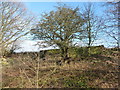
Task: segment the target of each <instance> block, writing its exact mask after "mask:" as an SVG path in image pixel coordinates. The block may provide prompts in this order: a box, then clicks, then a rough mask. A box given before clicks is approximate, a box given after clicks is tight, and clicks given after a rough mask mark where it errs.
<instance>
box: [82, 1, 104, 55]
mask: <svg viewBox="0 0 120 90" xmlns="http://www.w3.org/2000/svg"><path fill="white" fill-rule="evenodd" d="M82 14H83V16H84V18H86V20H87V21H86V23H85V24H84V25H83V30H85V31H84V32H83V33H84V35H85V38H84V40H85V42H86V44H87V46H88V48H89V54H90V47H91V46H92V44H93V43H94V41H95V40H96V39H97V38H98V34H99V32H100V31H101V29H102V28H103V26H102V25H103V23H104V22H103V20H102V18H101V17H100V16H98V15H96V13H95V6H94V4H93V3H87V4H85V5H84V7H83V10H82Z"/></svg>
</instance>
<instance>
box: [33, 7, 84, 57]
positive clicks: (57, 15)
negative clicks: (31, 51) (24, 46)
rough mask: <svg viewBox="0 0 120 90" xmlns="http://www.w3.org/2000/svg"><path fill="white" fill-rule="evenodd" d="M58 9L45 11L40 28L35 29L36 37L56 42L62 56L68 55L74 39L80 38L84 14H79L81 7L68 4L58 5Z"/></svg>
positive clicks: (38, 26)
mask: <svg viewBox="0 0 120 90" xmlns="http://www.w3.org/2000/svg"><path fill="white" fill-rule="evenodd" d="M56 8H57V10H56V11H51V12H50V13H45V14H44V15H43V18H42V19H41V21H40V23H39V24H38V25H37V28H38V29H34V30H33V32H32V33H33V34H34V36H35V37H36V38H38V39H41V38H44V39H45V40H47V41H49V42H51V43H54V44H56V45H57V46H58V47H59V48H60V50H61V54H62V57H63V58H64V59H66V58H67V57H68V49H69V47H70V45H71V43H72V41H73V40H74V39H78V36H79V33H81V32H82V29H81V26H82V25H83V23H84V20H83V18H82V16H80V14H79V8H75V9H72V8H69V7H67V6H66V5H62V6H57V7H56Z"/></svg>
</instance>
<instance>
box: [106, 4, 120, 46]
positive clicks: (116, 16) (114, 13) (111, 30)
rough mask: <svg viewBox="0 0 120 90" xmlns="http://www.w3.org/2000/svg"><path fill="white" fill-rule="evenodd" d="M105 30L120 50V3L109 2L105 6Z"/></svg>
mask: <svg viewBox="0 0 120 90" xmlns="http://www.w3.org/2000/svg"><path fill="white" fill-rule="evenodd" d="M104 6H105V7H106V10H105V15H104V16H106V17H105V21H106V22H105V29H104V32H105V33H106V34H107V35H108V36H110V37H111V38H112V39H113V41H112V42H116V44H117V47H118V48H119V47H120V45H119V43H120V41H119V36H120V32H119V27H120V23H119V22H120V2H107V3H106V4H105V5H104Z"/></svg>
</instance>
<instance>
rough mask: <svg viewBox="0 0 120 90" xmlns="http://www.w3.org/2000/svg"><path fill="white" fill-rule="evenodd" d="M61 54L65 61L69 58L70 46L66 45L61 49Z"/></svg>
mask: <svg viewBox="0 0 120 90" xmlns="http://www.w3.org/2000/svg"><path fill="white" fill-rule="evenodd" d="M61 55H62V58H63V60H64V61H65V60H66V59H67V58H68V48H67V47H64V48H62V49H61Z"/></svg>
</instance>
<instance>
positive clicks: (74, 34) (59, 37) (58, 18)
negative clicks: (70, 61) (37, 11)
mask: <svg viewBox="0 0 120 90" xmlns="http://www.w3.org/2000/svg"><path fill="white" fill-rule="evenodd" d="M103 6H104V7H105V8H107V9H106V11H105V12H104V11H103V12H104V17H102V16H99V15H97V13H96V12H95V11H96V10H95V5H94V4H93V3H87V4H86V5H84V7H82V8H79V7H76V8H72V7H69V6H67V5H66V4H64V3H61V4H58V5H57V6H56V7H55V8H56V9H55V10H52V11H50V12H48V13H43V14H42V18H41V19H40V20H39V21H38V22H35V21H34V18H35V17H34V16H33V15H30V14H28V13H29V12H27V11H26V8H25V6H24V3H19V2H1V3H0V8H1V9H0V12H2V14H1V20H0V22H1V25H2V27H1V30H0V51H1V52H0V54H1V56H3V55H4V54H5V52H6V48H8V47H10V45H11V44H12V43H13V42H15V41H16V40H17V39H19V38H21V37H22V36H25V35H27V34H31V35H33V37H34V38H33V39H44V40H45V41H46V42H47V43H49V44H50V45H52V44H56V45H57V46H58V47H59V48H60V54H61V56H62V57H63V59H65V58H68V57H69V56H68V52H69V49H70V48H71V47H73V46H75V44H76V41H78V42H79V41H83V42H84V43H85V44H86V46H87V52H86V53H88V56H90V55H91V53H92V52H91V46H92V45H93V43H94V42H95V41H96V40H97V39H98V37H100V38H103V39H104V38H106V37H108V36H109V37H112V39H110V40H109V41H108V42H111V40H112V41H114V42H116V43H117V48H119V38H118V34H119V33H118V29H117V28H118V27H119V25H118V23H117V22H118V20H119V17H118V15H119V11H118V8H119V2H116V3H105V4H104V5H103ZM108 8H110V10H109V9H108ZM28 30H29V31H28ZM100 34H104V36H103V35H100ZM107 35H108V36H107ZM73 43H74V44H73ZM80 46H81V45H80ZM81 51H82V50H81Z"/></svg>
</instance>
